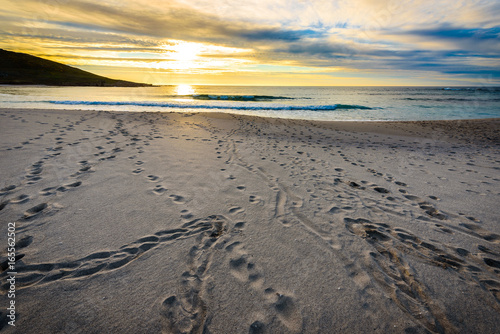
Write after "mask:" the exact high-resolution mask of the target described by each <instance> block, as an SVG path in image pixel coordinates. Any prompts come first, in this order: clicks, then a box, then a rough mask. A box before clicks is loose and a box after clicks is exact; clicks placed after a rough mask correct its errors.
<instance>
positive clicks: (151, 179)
mask: <svg viewBox="0 0 500 334" xmlns="http://www.w3.org/2000/svg"><path fill="white" fill-rule="evenodd" d="M147 179H148V180H149V181H150V182H157V181H159V179H160V178H159V177H158V176H156V175H148V176H147Z"/></svg>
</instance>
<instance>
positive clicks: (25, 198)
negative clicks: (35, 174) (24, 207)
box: [10, 194, 30, 204]
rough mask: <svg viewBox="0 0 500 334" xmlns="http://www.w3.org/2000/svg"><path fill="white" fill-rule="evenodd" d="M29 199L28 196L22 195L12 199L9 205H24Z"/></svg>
mask: <svg viewBox="0 0 500 334" xmlns="http://www.w3.org/2000/svg"><path fill="white" fill-rule="evenodd" d="M29 199H30V198H29V196H28V195H26V194H22V195H19V196H16V197H14V198H13V199H11V200H10V203H12V204H22V203H26V202H27V201H29Z"/></svg>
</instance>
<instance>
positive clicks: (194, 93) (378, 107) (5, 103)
mask: <svg viewBox="0 0 500 334" xmlns="http://www.w3.org/2000/svg"><path fill="white" fill-rule="evenodd" d="M0 108H9V109H14V108H17V109H69V110H110V111H127V112H172V111H174V112H221V113H232V114H243V115H256V116H264V117H278V118H290V119H306V120H323V121H333V120H339V121H396V120H412V121H417V120H452V119H480V118H500V87H497V88H491V87H257V86H189V85H180V86H158V87H127V88H124V87H45V86H0Z"/></svg>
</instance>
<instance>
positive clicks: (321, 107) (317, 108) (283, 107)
mask: <svg viewBox="0 0 500 334" xmlns="http://www.w3.org/2000/svg"><path fill="white" fill-rule="evenodd" d="M45 102H47V103H52V104H63V105H92V106H139V107H158V108H175V109H219V110H308V111H328V110H338V109H361V110H371V109H373V108H370V107H365V106H358V105H349V104H332V105H309V106H298V105H269V106H262V105H258V106H252V105H234V104H227V105H221V104H202V105H200V104H182V103H163V102H124V101H45Z"/></svg>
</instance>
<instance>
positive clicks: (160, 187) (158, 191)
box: [153, 184, 168, 195]
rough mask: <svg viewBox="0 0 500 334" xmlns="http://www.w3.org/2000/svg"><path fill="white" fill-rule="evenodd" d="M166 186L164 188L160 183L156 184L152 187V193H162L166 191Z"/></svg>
mask: <svg viewBox="0 0 500 334" xmlns="http://www.w3.org/2000/svg"><path fill="white" fill-rule="evenodd" d="M167 190H168V189H167V188H164V187H163V186H162V185H161V184H158V185H157V186H156V187H155V188H154V189H153V193H154V194H156V195H163V193H164V192H165V191H167Z"/></svg>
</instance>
